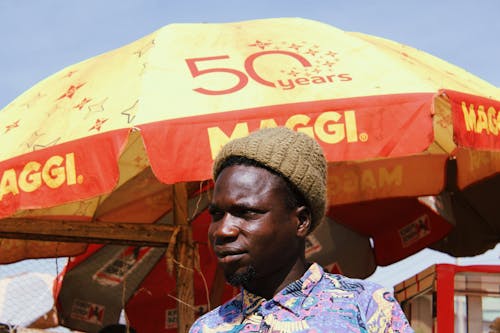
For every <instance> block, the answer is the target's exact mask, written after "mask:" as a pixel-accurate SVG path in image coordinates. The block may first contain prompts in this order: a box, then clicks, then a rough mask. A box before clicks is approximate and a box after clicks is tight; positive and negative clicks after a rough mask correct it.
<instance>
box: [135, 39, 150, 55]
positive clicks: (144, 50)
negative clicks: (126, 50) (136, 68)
mask: <svg viewBox="0 0 500 333" xmlns="http://www.w3.org/2000/svg"><path fill="white" fill-rule="evenodd" d="M154 46H155V40H154V39H152V40H150V41H149V42H148V43H146V44H144V45H143V46H142V47H141V48H140V49H138V50H137V51H135V52H134V54H136V55H137V57H139V58H140V57H142V56H143V55H145V54H146V53H148V51H149V50H151V49H152V48H153V47H154Z"/></svg>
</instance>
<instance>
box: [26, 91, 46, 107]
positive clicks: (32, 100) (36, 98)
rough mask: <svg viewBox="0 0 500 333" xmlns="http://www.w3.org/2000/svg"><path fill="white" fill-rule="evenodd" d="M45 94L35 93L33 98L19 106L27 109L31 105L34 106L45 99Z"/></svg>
mask: <svg viewBox="0 0 500 333" xmlns="http://www.w3.org/2000/svg"><path fill="white" fill-rule="evenodd" d="M45 96H46V95H45V94H42V93H41V92H39V93H37V94H36V95H35V96H33V97H31V98H30V99H29V100H27V101H26V102H24V103H23V104H21V106H22V107H25V108H26V109H29V108H30V107H31V106H32V105H33V104H35V103H36V102H37V101H38V100H39V99H40V98H42V97H45Z"/></svg>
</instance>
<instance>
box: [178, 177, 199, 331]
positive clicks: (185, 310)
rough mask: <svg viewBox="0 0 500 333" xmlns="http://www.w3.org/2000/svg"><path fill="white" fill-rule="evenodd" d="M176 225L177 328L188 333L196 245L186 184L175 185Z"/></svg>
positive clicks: (191, 319) (192, 313)
mask: <svg viewBox="0 0 500 333" xmlns="http://www.w3.org/2000/svg"><path fill="white" fill-rule="evenodd" d="M173 192H174V193H173V198H174V224H175V225H176V226H178V227H180V232H179V234H178V236H177V242H176V245H175V260H176V263H177V265H176V281H177V283H176V286H177V298H178V299H179V300H181V301H179V302H177V327H178V332H179V333H184V332H186V333H187V332H188V331H189V328H190V327H191V325H192V324H193V322H194V319H195V318H194V317H195V313H194V309H195V308H194V279H193V273H194V245H193V235H192V230H191V225H190V223H189V221H188V195H187V188H186V184H185V183H179V184H174V186H173Z"/></svg>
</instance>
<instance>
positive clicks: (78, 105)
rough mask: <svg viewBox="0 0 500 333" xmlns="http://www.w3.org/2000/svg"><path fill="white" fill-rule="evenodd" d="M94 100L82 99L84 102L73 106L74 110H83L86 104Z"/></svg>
mask: <svg viewBox="0 0 500 333" xmlns="http://www.w3.org/2000/svg"><path fill="white" fill-rule="evenodd" d="M91 100H92V98H87V97H85V98H84V99H82V101H81V102H80V103H78V104H76V105H75V106H73V109H78V110H81V109H82V108H83V107H84V106H85V105H86V104H88V103H89V102H90V101H91Z"/></svg>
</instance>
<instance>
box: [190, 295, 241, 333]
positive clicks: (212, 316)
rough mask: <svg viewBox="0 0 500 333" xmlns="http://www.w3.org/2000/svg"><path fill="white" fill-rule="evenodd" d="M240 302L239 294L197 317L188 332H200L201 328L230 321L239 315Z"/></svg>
mask: <svg viewBox="0 0 500 333" xmlns="http://www.w3.org/2000/svg"><path fill="white" fill-rule="evenodd" d="M241 302H242V301H241V295H240V294H238V295H236V296H234V297H233V298H232V299H230V300H229V301H227V302H225V303H224V304H222V305H220V306H218V307H216V308H215V309H213V310H211V311H209V312H207V313H205V314H204V315H202V316H201V317H199V318H198V319H197V320H196V321H195V322H194V324H193V326H191V330H190V331H189V332H193V333H196V332H201V330H199V329H201V327H203V326H205V327H206V326H209V327H213V326H214V325H215V326H216V325H218V324H220V323H222V322H224V321H226V322H230V321H232V320H233V319H234V318H235V317H237V316H239V315H241V306H242V303H241Z"/></svg>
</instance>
